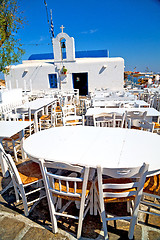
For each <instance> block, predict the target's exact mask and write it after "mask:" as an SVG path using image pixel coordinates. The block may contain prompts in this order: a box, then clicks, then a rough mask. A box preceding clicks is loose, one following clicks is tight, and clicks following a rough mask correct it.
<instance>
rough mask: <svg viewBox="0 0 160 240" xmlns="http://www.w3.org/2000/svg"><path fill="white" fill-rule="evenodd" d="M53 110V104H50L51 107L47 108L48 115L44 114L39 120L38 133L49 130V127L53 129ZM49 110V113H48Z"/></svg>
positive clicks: (54, 118) (54, 117)
mask: <svg viewBox="0 0 160 240" xmlns="http://www.w3.org/2000/svg"><path fill="white" fill-rule="evenodd" d="M53 108H55V104H51V106H49V108H48V110H47V113H48V114H44V115H42V116H41V117H40V118H39V128H40V131H41V130H42V129H46V128H50V127H55V124H56V113H55V112H53ZM49 110H50V112H49Z"/></svg>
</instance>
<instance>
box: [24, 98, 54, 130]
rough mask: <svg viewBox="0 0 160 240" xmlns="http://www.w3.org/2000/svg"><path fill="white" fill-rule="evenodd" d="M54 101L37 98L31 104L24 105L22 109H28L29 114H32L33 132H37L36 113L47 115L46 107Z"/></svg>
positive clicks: (52, 99)
mask: <svg viewBox="0 0 160 240" xmlns="http://www.w3.org/2000/svg"><path fill="white" fill-rule="evenodd" d="M55 101H56V98H38V99H36V100H33V101H31V102H28V103H26V104H25V105H24V107H28V108H30V109H31V113H32V114H34V122H35V131H36V132H37V131H38V113H39V112H42V115H43V114H44V112H45V113H46V114H47V115H48V106H50V105H51V104H52V103H54V102H55Z"/></svg>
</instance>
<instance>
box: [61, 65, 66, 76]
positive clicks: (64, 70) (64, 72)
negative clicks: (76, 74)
mask: <svg viewBox="0 0 160 240" xmlns="http://www.w3.org/2000/svg"><path fill="white" fill-rule="evenodd" d="M61 73H62V74H67V68H65V66H63V68H62V70H61Z"/></svg>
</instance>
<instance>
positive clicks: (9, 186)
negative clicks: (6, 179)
mask: <svg viewBox="0 0 160 240" xmlns="http://www.w3.org/2000/svg"><path fill="white" fill-rule="evenodd" d="M11 187H13V182H12V181H10V183H9V184H8V185H7V186H6V187H5V188H4V189H3V190H2V191H1V192H0V194H1V195H2V194H3V193H5V192H6V191H7V190H8V189H9V188H11Z"/></svg>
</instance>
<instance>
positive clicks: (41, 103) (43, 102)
mask: <svg viewBox="0 0 160 240" xmlns="http://www.w3.org/2000/svg"><path fill="white" fill-rule="evenodd" d="M55 100H56V99H55V98H38V99H36V100H33V101H31V102H28V103H27V104H26V106H27V107H29V108H30V109H31V110H32V111H36V110H38V109H41V108H43V107H45V106H47V105H48V104H50V103H52V102H54V101H55Z"/></svg>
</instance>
